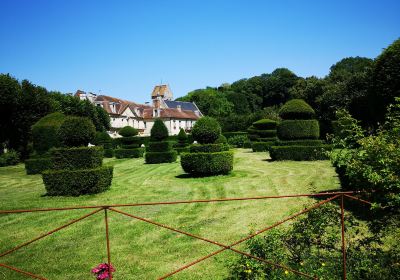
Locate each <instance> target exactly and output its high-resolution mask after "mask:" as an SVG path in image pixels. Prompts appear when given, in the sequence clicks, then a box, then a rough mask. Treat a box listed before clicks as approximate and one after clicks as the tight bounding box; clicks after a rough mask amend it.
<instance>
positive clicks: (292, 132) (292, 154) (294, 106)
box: [270, 99, 330, 160]
mask: <svg viewBox="0 0 400 280" xmlns="http://www.w3.org/2000/svg"><path fill="white" fill-rule="evenodd" d="M279 114H280V117H281V118H282V119H283V120H282V121H281V122H280V124H279V125H278V137H279V141H277V143H276V144H277V145H276V146H273V147H271V148H270V156H271V158H272V159H273V160H317V159H325V158H326V156H325V153H324V151H325V150H329V149H330V146H329V145H323V142H322V141H321V140H318V138H319V123H318V121H317V120H315V119H313V118H314V115H315V112H314V110H313V109H312V108H311V106H310V105H308V104H307V103H306V102H305V101H304V100H301V99H293V100H290V101H288V102H287V103H286V104H285V105H283V106H282V108H281V110H280V111H279Z"/></svg>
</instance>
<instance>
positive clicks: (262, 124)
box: [253, 119, 276, 130]
mask: <svg viewBox="0 0 400 280" xmlns="http://www.w3.org/2000/svg"><path fill="white" fill-rule="evenodd" d="M253 126H254V128H255V129H257V130H273V129H276V121H274V120H270V119H261V120H258V121H256V122H254V123H253Z"/></svg>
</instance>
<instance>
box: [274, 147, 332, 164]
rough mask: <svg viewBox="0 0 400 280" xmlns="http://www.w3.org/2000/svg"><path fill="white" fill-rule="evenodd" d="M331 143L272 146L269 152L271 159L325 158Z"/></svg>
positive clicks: (330, 148)
mask: <svg viewBox="0 0 400 280" xmlns="http://www.w3.org/2000/svg"><path fill="white" fill-rule="evenodd" d="M330 150H332V146H331V145H319V146H272V147H271V148H270V151H269V154H270V156H271V158H272V159H273V160H298V161H300V160H325V159H328V155H327V153H326V152H327V151H330Z"/></svg>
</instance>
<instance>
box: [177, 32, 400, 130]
mask: <svg viewBox="0 0 400 280" xmlns="http://www.w3.org/2000/svg"><path fill="white" fill-rule="evenodd" d="M396 96H400V39H398V40H396V41H395V42H393V43H392V44H391V45H390V46H388V47H387V48H386V49H384V50H383V51H382V53H381V54H380V55H379V56H378V57H377V58H375V59H371V58H366V57H359V56H357V57H348V58H344V59H342V60H340V61H339V62H337V63H335V64H334V65H332V67H331V68H330V72H329V74H328V75H327V76H326V77H323V78H318V77H316V76H311V77H306V78H303V77H299V76H297V75H296V74H295V73H293V72H292V71H290V70H289V69H287V68H278V69H276V70H274V71H273V72H272V73H268V74H261V75H259V76H254V77H251V78H249V79H240V80H238V81H235V82H233V83H232V84H228V83H224V84H222V85H221V86H219V87H206V88H204V89H197V90H194V91H191V92H189V93H188V94H187V95H186V96H183V97H180V98H178V99H177V100H180V101H191V102H195V103H196V104H197V106H198V107H199V109H200V110H201V111H202V113H203V114H205V115H208V116H211V117H214V118H217V119H218V120H219V121H220V123H221V125H222V128H223V131H226V132H227V131H241V130H246V129H247V128H248V127H249V126H250V124H251V123H252V122H254V121H255V120H257V119H260V118H262V117H269V118H272V119H276V118H278V115H277V110H278V108H279V107H280V106H281V105H282V104H284V103H285V102H286V101H287V100H289V99H293V98H300V99H304V100H305V101H306V102H307V103H309V104H310V105H311V106H312V107H313V108H314V109H315V111H316V114H317V118H318V120H319V121H320V123H321V132H322V133H321V135H325V134H326V133H327V132H331V130H332V126H331V121H332V120H335V112H336V111H337V110H339V109H346V110H348V111H349V112H350V114H351V115H352V116H354V117H355V118H356V119H358V120H360V121H361V122H362V125H363V126H364V127H366V128H370V129H374V128H376V127H377V124H378V123H379V122H382V121H383V120H384V116H385V112H386V108H387V106H388V105H389V104H391V103H393V101H394V97H396Z"/></svg>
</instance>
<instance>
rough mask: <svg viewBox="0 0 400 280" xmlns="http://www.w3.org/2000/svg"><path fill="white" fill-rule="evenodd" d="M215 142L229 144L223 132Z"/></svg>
mask: <svg viewBox="0 0 400 280" xmlns="http://www.w3.org/2000/svg"><path fill="white" fill-rule="evenodd" d="M214 143H216V144H228V140H227V139H226V137H225V136H224V135H222V134H221V135H220V136H219V137H218V139H217V140H215V142H214Z"/></svg>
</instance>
